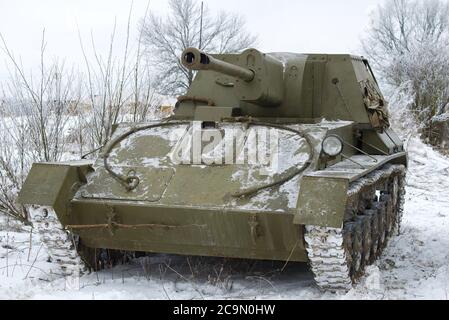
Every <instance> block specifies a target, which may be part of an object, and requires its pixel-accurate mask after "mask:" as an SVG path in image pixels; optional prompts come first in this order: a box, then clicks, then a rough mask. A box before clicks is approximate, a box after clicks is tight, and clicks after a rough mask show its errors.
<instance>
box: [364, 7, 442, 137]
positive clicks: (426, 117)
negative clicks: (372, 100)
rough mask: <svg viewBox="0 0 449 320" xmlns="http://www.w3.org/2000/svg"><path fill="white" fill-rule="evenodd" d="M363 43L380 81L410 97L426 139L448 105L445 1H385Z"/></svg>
mask: <svg viewBox="0 0 449 320" xmlns="http://www.w3.org/2000/svg"><path fill="white" fill-rule="evenodd" d="M362 45H363V48H364V51H365V54H366V55H367V56H368V57H369V58H370V60H371V61H372V62H373V65H374V68H375V69H376V70H377V71H378V72H379V73H380V74H381V76H382V78H383V80H384V82H385V83H386V84H388V85H391V86H393V88H401V90H407V91H408V93H409V94H410V95H411V96H413V103H412V104H411V105H410V110H411V112H412V113H413V115H414V116H415V119H416V120H417V121H418V123H419V124H420V126H421V133H422V134H423V137H424V138H428V137H429V136H430V135H431V132H432V119H433V118H434V117H435V116H438V115H440V114H441V113H443V112H444V111H445V108H447V107H449V69H448V68H447V66H448V63H449V3H448V2H446V1H442V0H388V1H386V2H385V3H384V4H383V5H380V6H378V8H377V10H375V12H374V14H373V17H372V22H371V26H370V28H369V30H368V32H367V34H366V38H365V39H363V40H362Z"/></svg>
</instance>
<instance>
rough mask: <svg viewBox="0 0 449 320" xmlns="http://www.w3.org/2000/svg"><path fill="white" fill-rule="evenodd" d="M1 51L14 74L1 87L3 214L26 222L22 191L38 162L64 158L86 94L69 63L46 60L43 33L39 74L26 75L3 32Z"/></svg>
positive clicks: (0, 192)
mask: <svg viewBox="0 0 449 320" xmlns="http://www.w3.org/2000/svg"><path fill="white" fill-rule="evenodd" d="M0 40H1V49H2V51H3V52H4V53H5V54H6V56H7V57H8V58H9V62H10V66H11V67H12V68H11V70H10V77H9V79H8V81H7V82H6V84H5V85H3V86H2V95H3V97H5V98H4V99H5V103H3V105H2V110H1V117H0V131H1V140H0V142H1V148H0V212H3V213H6V214H8V215H10V216H13V217H16V218H18V219H21V220H26V211H25V210H24V208H23V207H21V206H20V205H18V204H17V203H16V196H17V192H18V191H19V190H20V189H21V187H22V185H23V183H24V179H25V177H26V175H27V173H28V171H29V169H30V167H31V164H32V163H33V162H37V161H45V162H49V161H59V160H61V158H62V157H63V156H64V155H65V152H66V151H67V148H66V139H65V133H66V132H67V131H68V128H69V127H70V126H71V125H72V123H71V121H70V120H71V119H72V118H73V114H74V113H75V112H76V109H77V107H78V104H79V101H80V98H81V94H80V87H79V85H78V81H77V77H76V73H75V72H74V70H73V69H72V70H66V68H65V65H64V62H60V61H58V60H54V61H52V62H47V61H46V59H45V58H46V57H45V48H46V41H45V30H44V32H43V34H42V42H41V52H40V66H39V72H38V75H34V76H33V74H32V73H31V74H29V75H27V74H26V73H25V71H24V68H23V66H22V65H21V62H20V60H19V59H17V58H16V57H15V56H14V54H13V53H12V52H11V50H10V49H9V48H8V46H7V44H6V41H5V39H4V37H3V36H2V35H1V34H0Z"/></svg>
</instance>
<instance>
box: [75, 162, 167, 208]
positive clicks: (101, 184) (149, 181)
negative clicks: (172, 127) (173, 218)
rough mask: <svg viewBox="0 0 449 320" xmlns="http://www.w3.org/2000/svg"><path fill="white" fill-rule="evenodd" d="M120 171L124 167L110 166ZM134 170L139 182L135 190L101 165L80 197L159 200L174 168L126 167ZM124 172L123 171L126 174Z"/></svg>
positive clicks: (127, 169)
mask: <svg viewBox="0 0 449 320" xmlns="http://www.w3.org/2000/svg"><path fill="white" fill-rule="evenodd" d="M112 169H113V170H114V171H115V172H120V171H121V170H122V169H125V168H117V167H113V168H112ZM129 170H134V171H135V174H136V175H137V176H138V177H139V179H140V183H139V185H138V186H137V188H136V189H135V190H132V191H127V190H126V188H125V187H124V186H123V185H122V184H121V183H120V182H119V181H117V180H116V179H114V178H113V177H112V176H111V175H110V174H109V173H108V172H107V171H106V170H105V169H104V168H103V167H99V168H97V170H96V171H95V173H93V175H94V177H93V178H92V179H90V180H89V183H88V184H87V185H86V188H85V189H84V190H83V191H82V193H81V197H83V198H85V199H110V200H127V201H150V202H156V201H159V200H160V199H161V197H162V195H163V193H164V191H165V189H166V188H167V185H168V183H169V182H170V180H171V178H172V176H173V174H174V172H175V170H174V169H172V168H152V167H147V168H144V167H135V168H126V172H128V171H129ZM126 172H124V173H125V174H126Z"/></svg>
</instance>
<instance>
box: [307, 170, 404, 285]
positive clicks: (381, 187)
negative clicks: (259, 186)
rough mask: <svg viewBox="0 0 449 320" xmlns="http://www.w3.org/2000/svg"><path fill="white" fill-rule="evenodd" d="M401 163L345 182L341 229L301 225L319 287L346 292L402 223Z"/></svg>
mask: <svg viewBox="0 0 449 320" xmlns="http://www.w3.org/2000/svg"><path fill="white" fill-rule="evenodd" d="M404 196H405V167H404V166H403V165H386V166H384V167H383V168H382V169H380V170H377V171H374V172H372V173H370V174H368V175H367V176H365V177H362V178H360V179H359V180H357V181H355V182H354V183H352V184H351V185H350V186H349V190H348V204H347V208H346V214H345V222H344V224H343V228H340V229H336V228H327V227H319V226H306V227H305V236H304V238H305V242H306V249H307V253H308V257H309V263H310V266H311V269H312V271H313V273H314V276H315V281H316V284H317V285H318V287H319V288H320V289H322V290H327V291H334V292H335V291H348V290H350V289H351V288H352V286H353V285H354V284H355V283H356V282H357V280H358V279H359V278H360V276H361V275H363V272H364V268H365V267H366V266H367V265H369V264H372V263H373V262H374V261H375V260H376V259H377V258H378V257H379V256H380V255H381V254H382V251H383V249H384V248H385V246H386V244H387V242H388V239H389V238H390V237H391V236H392V235H393V233H394V232H395V230H398V232H399V230H400V229H399V228H400V223H401V220H402V214H403V208H404Z"/></svg>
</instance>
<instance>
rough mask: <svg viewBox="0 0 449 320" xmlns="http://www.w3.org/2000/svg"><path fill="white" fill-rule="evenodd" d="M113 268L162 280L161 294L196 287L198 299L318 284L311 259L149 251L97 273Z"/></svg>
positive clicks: (276, 293) (278, 293)
mask: <svg viewBox="0 0 449 320" xmlns="http://www.w3.org/2000/svg"><path fill="white" fill-rule="evenodd" d="M111 272H115V274H116V275H117V274H123V275H122V276H123V277H130V276H132V277H133V278H134V279H136V278H143V279H147V280H149V281H155V282H157V283H159V285H161V287H162V291H161V294H162V295H161V298H172V297H171V295H172V294H173V292H176V293H178V294H179V293H182V292H183V291H185V292H187V291H192V289H193V291H194V292H195V293H196V294H195V297H194V298H198V299H201V298H224V299H227V298H242V299H251V298H256V297H257V298H260V297H264V296H266V297H269V298H275V299H276V298H281V297H282V298H286V297H285V295H288V292H289V291H290V290H292V291H293V290H294V291H297V290H300V289H301V288H304V289H310V288H314V287H315V284H314V280H313V274H312V272H311V271H310V269H309V266H308V265H307V263H298V262H289V263H285V262H278V261H262V260H246V259H230V258H211V257H194V256H179V255H167V254H149V255H146V256H144V257H140V258H136V259H132V260H131V261H130V262H129V263H127V264H125V265H121V266H116V267H114V268H113V269H109V270H102V271H99V272H98V274H97V275H98V276H99V278H100V279H101V278H104V277H108V275H109V273H111ZM116 277H117V276H116ZM164 286H165V287H164ZM292 298H295V296H292Z"/></svg>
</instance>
